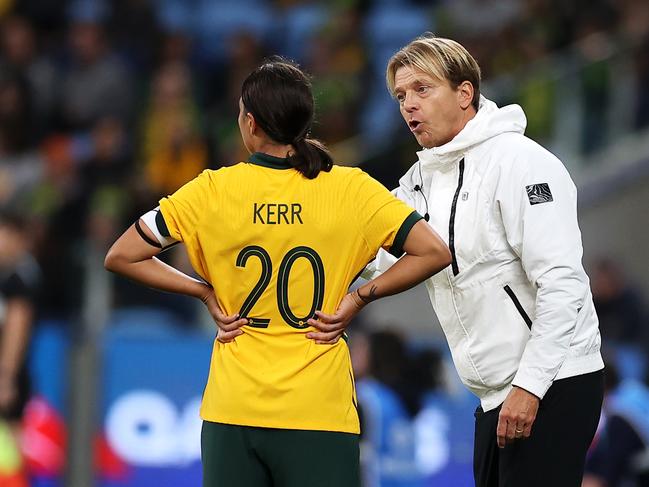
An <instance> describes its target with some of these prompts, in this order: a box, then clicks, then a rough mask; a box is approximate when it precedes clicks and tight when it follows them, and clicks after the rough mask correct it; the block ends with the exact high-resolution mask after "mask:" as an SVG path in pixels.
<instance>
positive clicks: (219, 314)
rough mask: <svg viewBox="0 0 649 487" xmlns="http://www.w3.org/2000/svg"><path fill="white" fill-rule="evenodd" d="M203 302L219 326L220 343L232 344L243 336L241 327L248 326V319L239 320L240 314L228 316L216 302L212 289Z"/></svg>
mask: <svg viewBox="0 0 649 487" xmlns="http://www.w3.org/2000/svg"><path fill="white" fill-rule="evenodd" d="M201 300H202V301H203V303H205V306H206V307H207V310H208V311H209V312H210V314H211V315H212V318H213V319H214V322H215V323H216V326H218V332H217V334H216V339H217V340H218V341H220V342H221V343H230V342H232V341H234V339H235V338H236V337H238V336H239V335H242V334H243V330H242V329H241V327H242V326H244V325H247V324H248V320H247V319H246V318H239V315H238V314H234V315H230V316H228V315H226V314H225V313H224V312H223V310H222V309H221V307H220V306H219V304H218V303H217V302H216V296H215V294H214V290H212V289H210V290H209V291H208V292H207V293H206V294H205V296H204V297H203V298H202V299H201Z"/></svg>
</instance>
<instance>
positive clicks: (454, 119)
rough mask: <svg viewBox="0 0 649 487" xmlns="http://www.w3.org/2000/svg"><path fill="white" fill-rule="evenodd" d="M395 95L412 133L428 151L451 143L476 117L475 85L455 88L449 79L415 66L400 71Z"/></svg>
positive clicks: (467, 83)
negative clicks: (439, 77)
mask: <svg viewBox="0 0 649 487" xmlns="http://www.w3.org/2000/svg"><path fill="white" fill-rule="evenodd" d="M394 94H395V97H396V98H397V101H398V102H399V109H400V111H401V115H402V116H403V119H404V120H405V121H406V123H407V124H408V127H409V128H410V131H411V132H412V133H413V134H414V136H415V138H416V139H417V142H419V144H420V145H421V146H422V147H425V148H427V149H430V148H432V147H439V146H441V145H444V144H446V143H447V142H449V141H451V140H452V139H453V137H455V136H456V135H457V134H458V133H459V132H460V130H462V129H463V128H464V125H466V123H467V122H468V121H469V120H470V119H471V118H472V117H473V116H474V115H475V110H473V108H472V106H471V100H472V99H473V87H472V85H471V83H469V82H468V81H465V82H464V83H461V84H460V85H459V86H458V87H457V88H453V87H452V86H451V84H450V83H449V82H448V80H445V79H444V80H441V79H438V78H435V77H433V76H431V75H429V74H426V73H424V72H423V71H420V70H418V69H416V68H413V67H411V66H401V67H400V68H399V69H397V72H396V73H395V77H394Z"/></svg>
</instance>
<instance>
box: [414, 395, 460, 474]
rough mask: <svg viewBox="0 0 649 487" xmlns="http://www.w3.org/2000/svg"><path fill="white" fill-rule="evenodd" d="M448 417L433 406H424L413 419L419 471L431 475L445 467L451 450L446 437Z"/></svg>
mask: <svg viewBox="0 0 649 487" xmlns="http://www.w3.org/2000/svg"><path fill="white" fill-rule="evenodd" d="M448 429H449V419H448V417H447V416H446V415H445V414H444V413H443V412H442V411H439V410H437V409H434V408H426V409H424V410H423V411H422V412H421V413H419V414H418V415H417V418H416V419H415V438H416V439H415V445H416V449H415V456H416V459H417V466H418V467H419V471H420V472H422V473H424V474H426V475H433V474H435V473H437V472H440V471H441V470H443V469H444V467H446V465H447V464H448V462H449V460H450V457H451V452H450V449H451V448H450V444H449V440H448V438H447V432H448Z"/></svg>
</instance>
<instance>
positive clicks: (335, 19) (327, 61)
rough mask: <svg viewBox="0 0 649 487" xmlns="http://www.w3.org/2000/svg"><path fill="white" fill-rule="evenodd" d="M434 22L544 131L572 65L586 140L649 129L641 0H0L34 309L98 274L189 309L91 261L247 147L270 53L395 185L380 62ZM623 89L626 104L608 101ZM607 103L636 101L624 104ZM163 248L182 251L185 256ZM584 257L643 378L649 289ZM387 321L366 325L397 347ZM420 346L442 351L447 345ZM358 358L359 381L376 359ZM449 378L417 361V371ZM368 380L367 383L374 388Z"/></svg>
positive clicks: (4, 88) (3, 167) (11, 197)
mask: <svg viewBox="0 0 649 487" xmlns="http://www.w3.org/2000/svg"><path fill="white" fill-rule="evenodd" d="M425 31H433V32H435V33H437V34H439V35H442V36H448V37H452V38H454V39H456V40H458V41H460V42H461V43H463V44H464V45H465V46H466V47H467V48H468V50H469V51H470V52H472V53H473V54H474V56H475V57H476V59H477V60H478V62H479V63H480V65H481V67H482V69H483V78H484V79H485V80H486V81H487V83H486V85H485V86H486V88H487V90H486V91H488V92H487V93H486V94H487V95H488V96H490V97H491V98H494V99H495V100H496V101H497V102H499V103H508V102H517V103H520V104H521V105H523V107H524V108H525V111H526V113H527V115H528V130H527V133H528V135H530V136H531V137H532V138H535V139H537V140H541V141H545V142H549V144H550V146H552V140H553V137H554V136H555V135H556V132H557V131H558V130H560V128H558V127H560V126H558V125H557V123H558V122H557V121H558V120H560V119H561V115H562V114H561V113H560V107H558V105H560V103H559V102H557V100H558V99H559V98H558V97H559V92H560V91H561V88H562V86H561V85H562V82H563V79H564V78H563V76H564V74H565V73H566V72H568V73H569V74H570V76H571V79H572V80H576V83H577V84H578V85H579V87H580V89H579V91H578V95H577V96H579V97H580V103H581V104H580V106H581V111H580V117H581V120H580V123H579V127H580V131H579V134H578V137H577V142H576V144H577V150H578V153H579V154H580V155H583V156H584V157H586V156H588V154H591V153H594V152H595V151H596V150H598V149H601V148H602V147H603V145H605V144H606V143H608V142H609V141H610V140H611V138H612V137H613V135H614V133H615V131H616V130H617V131H619V130H622V129H621V128H620V127H623V130H624V131H627V132H633V131H639V130H641V129H645V128H647V127H648V126H649V91H648V90H647V87H648V86H649V2H647V1H646V0H618V1H613V0H590V1H587V0H575V1H569V2H567V1H564V0H527V1H518V0H437V1H425V0H374V1H372V0H332V1H327V2H325V1H297V0H274V1H273V0H220V1H218V2H216V1H210V0H112V1H109V0H20V1H18V0H15V1H11V0H5V1H2V2H0V210H3V211H10V212H11V213H14V214H18V215H20V216H21V218H22V219H24V220H25V222H26V224H27V226H26V228H27V230H28V233H29V238H30V240H31V244H32V252H33V254H34V256H35V257H36V259H37V261H38V263H39V265H40V267H41V275H42V282H41V284H42V285H41V290H42V292H41V294H40V298H39V300H38V303H37V311H38V314H39V316H40V317H47V318H60V319H63V320H65V322H66V323H78V322H79V321H80V320H82V319H83V317H82V316H81V314H82V313H83V312H84V311H83V310H84V309H86V312H88V313H92V306H90V311H88V303H87V302H88V300H89V294H92V293H93V292H94V293H95V299H96V294H97V292H96V291H98V290H99V291H101V290H104V291H106V293H105V295H106V296H108V297H109V298H107V299H110V301H111V302H110V305H111V306H112V307H114V308H127V307H129V306H135V305H137V306H142V305H149V306H152V307H155V308H159V309H164V310H165V312H168V313H169V314H170V315H171V316H173V320H174V322H175V323H177V324H180V325H184V326H186V327H192V326H193V325H194V324H195V322H196V320H197V308H196V307H195V305H194V303H192V302H188V301H187V300H185V299H181V298H176V297H170V296H168V295H164V296H163V295H161V294H158V293H154V292H149V291H146V290H142V289H141V288H139V287H136V286H133V285H131V284H129V283H128V282H125V281H123V280H108V281H106V282H101V281H102V280H101V279H100V280H99V281H100V282H99V283H97V282H96V279H93V278H92V274H93V273H103V267H102V265H101V259H102V257H103V255H104V254H105V251H106V249H107V248H108V246H109V245H110V244H111V243H112V242H113V241H114V239H115V238H116V236H117V235H118V233H120V232H121V231H122V230H123V229H124V228H125V227H126V226H127V225H128V224H130V223H131V222H133V221H134V220H135V219H136V218H137V217H138V216H140V215H141V214H142V213H144V212H145V211H147V210H149V209H151V208H152V207H154V206H156V205H157V201H158V200H159V199H160V198H161V197H163V196H165V195H167V194H169V193H172V192H173V191H175V190H176V189H177V188H178V187H180V186H181V185H182V184H183V183H185V182H186V181H188V180H190V179H192V178H193V177H194V176H195V175H197V174H198V173H199V172H200V171H201V170H202V169H204V168H218V167H220V166H221V165H224V164H232V163H235V162H237V161H240V160H243V159H245V158H246V154H245V152H244V149H243V147H242V145H241V143H240V138H239V133H238V127H237V122H236V119H237V113H238V105H237V102H238V97H239V91H240V85H241V81H242V79H243V78H244V77H245V76H246V75H247V74H248V73H249V71H250V70H251V69H252V68H254V67H255V66H257V65H258V64H259V62H260V61H261V60H263V59H264V57H266V56H268V55H270V54H277V53H279V54H282V55H285V56H287V57H289V58H291V59H294V60H296V61H298V62H299V63H300V64H301V65H302V66H304V67H305V68H306V70H307V71H308V72H310V73H311V74H312V75H313V77H314V78H313V83H314V92H315V93H316V95H317V125H316V128H315V134H314V135H315V136H317V137H318V138H321V139H322V140H324V141H325V142H327V143H328V144H330V145H331V146H332V147H333V149H334V152H335V153H336V154H339V155H340V156H341V157H344V160H340V161H339V162H341V163H348V164H363V167H364V169H366V170H367V171H368V172H370V174H372V175H373V176H375V177H377V178H378V179H380V180H381V181H382V182H383V183H384V184H386V185H387V186H389V187H391V186H393V185H394V184H395V183H396V180H397V178H398V177H399V176H400V175H401V174H402V173H403V172H404V170H405V169H406V168H407V167H408V166H409V165H410V164H411V163H412V157H413V151H412V149H413V147H412V142H411V141H410V137H409V134H408V133H407V131H406V130H404V129H403V128H402V127H401V122H400V119H399V113H398V110H397V108H396V106H395V105H394V102H393V101H392V100H391V99H390V97H389V95H388V93H387V90H386V88H385V83H384V71H385V66H386V63H387V60H388V58H389V57H390V56H391V55H392V54H393V53H394V52H395V51H396V50H397V49H398V48H400V47H401V46H402V45H404V44H406V43H407V42H408V41H410V40H411V39H412V38H413V37H415V36H417V35H419V34H421V33H423V32H425ZM622 65H623V69H622V68H621V66H622ZM621 72H622V73H623V74H624V82H623V83H620V78H619V75H620V73H621ZM489 88H491V91H489ZM619 96H623V97H626V99H627V100H630V102H629V103H627V104H626V105H625V104H622V105H619V104H616V99H617V98H619ZM612 106H618V107H619V106H627V107H631V108H630V109H628V110H623V112H624V113H622V114H620V113H618V112H619V110H618V112H615V110H612V109H611V107H612ZM621 120H622V121H623V123H621V122H620V121H621ZM0 252H2V249H1V248H0ZM166 258H167V259H169V260H172V261H173V262H174V264H175V265H177V266H180V267H183V266H184V267H185V268H187V267H186V266H188V263H187V261H186V259H185V258H184V256H183V254H182V253H181V252H175V253H169V254H168V255H167V256H166ZM589 271H590V275H591V279H592V285H593V291H594V295H595V298H596V305H597V309H598V313H599V316H600V319H601V327H602V328H601V329H602V335H603V337H604V340H605V342H608V343H615V344H621V345H622V349H624V347H625V346H628V349H629V350H632V352H631V353H629V354H626V355H624V356H625V357H627V358H626V359H625V361H623V363H622V367H623V368H624V367H625V366H628V367H629V368H628V371H629V374H631V375H633V374H636V375H637V371H638V370H642V368H643V366H644V365H643V364H644V362H645V361H646V356H647V354H646V352H647V350H649V334H648V333H649V326H647V324H648V320H649V316H648V314H647V310H646V308H645V305H644V299H643V296H642V293H641V292H640V291H638V290H637V289H635V288H634V287H633V285H632V284H631V283H629V282H627V281H626V280H625V278H624V275H623V272H622V271H621V270H620V269H618V267H617V266H616V263H615V262H611V261H608V260H602V261H601V262H599V263H597V264H596V265H594V266H593V267H592V268H591V269H590V270H589ZM106 279H109V278H106ZM93 283H94V284H93ZM93 286H98V287H93ZM102 286H103V287H102ZM90 300H92V299H90ZM359 336H360V334H359ZM391 337H392V335H380V336H374V337H373V338H371V339H369V338H368V341H367V342H362V340H361V339H360V338H359V341H361V342H362V343H367V344H372V343H374V344H375V345H376V346H377V347H379V348H380V347H384V348H383V349H381V350H384V351H385V353H386V354H388V355H389V353H388V352H391V353H393V354H397V355H398V354H401V353H403V351H402V350H401V349H400V348H399V347H400V346H401V345H399V344H396V345H395V343H397V341H398V337H397V338H394V337H392V338H394V339H392V338H391ZM390 344H392V345H390ZM368 346H369V345H368ZM386 347H387V348H386ZM390 347H392V348H390ZM394 347H397V348H394ZM388 349H389V350H388ZM633 350H635V351H633ZM638 350H639V352H637V351H638ZM388 355H386V356H388ZM364 360H365V362H363V360H361V363H367V360H368V359H364ZM413 360H415V362H413V363H416V360H420V361H425V360H428V361H429V362H428V365H426V366H425V367H432V365H430V364H431V363H435V364H436V363H437V362H436V361H439V358H435V357H433V356H426V355H425V354H421V355H418V356H417V357H415V358H414V359H413ZM373 363H374V364H377V363H381V361H378V362H377V361H375V362H373ZM394 363H395V364H400V366H399V367H396V366H395V368H393V369H389V368H388V369H385V368H383V369H381V370H380V371H375V372H374V377H375V378H376V379H377V380H379V379H380V380H379V382H380V383H382V384H384V385H385V386H386V387H388V388H392V389H395V390H396V389H399V390H397V391H396V392H395V394H396V396H395V397H398V398H400V399H398V400H399V401H401V400H403V405H402V406H399V407H401V408H402V409H403V410H404V411H405V413H404V414H405V415H406V416H408V414H410V413H411V415H414V414H416V412H418V410H419V409H421V408H422V407H423V406H422V404H423V403H422V401H423V399H422V397H423V396H422V393H421V391H420V390H419V389H417V390H415V389H416V387H415V386H414V385H413V384H412V383H411V382H404V380H405V379H404V378H407V377H410V378H411V379H412V378H413V375H412V371H413V370H415V369H416V367H415V369H413V368H411V369H409V371H405V372H403V369H404V367H405V365H404V364H405V363H406V362H405V361H404V360H403V359H401V358H399V357H397V358H396V359H395V362H394ZM420 363H423V362H420ZM625 364H626V365H625ZM438 368H439V366H438V365H435V370H437V369H438ZM358 369H359V377H360V376H362V375H363V373H364V372H365V369H366V367H364V366H362V365H359V366H358ZM397 369H398V370H401V371H402V372H403V373H399V374H400V375H398V376H397V374H398V370H397ZM418 370H422V369H421V367H420V368H418ZM367 373H368V374H370V373H371V372H367ZM638 378H640V377H638ZM438 385H439V381H438V379H437V378H431V377H424V378H421V381H420V382H419V385H418V386H417V387H419V388H421V387H423V386H426V387H428V388H429V390H430V391H432V390H434V389H435V388H436V387H437V386H438ZM370 386H371V384H370ZM370 386H367V385H361V384H359V387H360V389H359V390H361V391H365V393H366V394H367V395H368V397H370V396H372V394H375V395H376V390H372V387H370ZM410 386H412V387H410ZM409 387H410V388H409ZM368 391H369V392H368ZM360 394H363V392H361V393H360ZM408 411H410V413H408ZM404 485H405V484H404ZM409 485H412V484H409Z"/></svg>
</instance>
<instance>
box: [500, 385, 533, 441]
mask: <svg viewBox="0 0 649 487" xmlns="http://www.w3.org/2000/svg"><path fill="white" fill-rule="evenodd" d="M539 402H540V400H539V398H538V397H536V396H535V395H534V394H532V393H531V392H527V391H526V390H525V389H521V388H520V387H516V386H514V387H513V388H512V390H511V391H510V392H509V394H508V395H507V399H505V402H504V403H503V405H502V407H501V408H500V414H499V416H498V428H497V429H496V436H497V438H498V446H499V447H500V448H504V447H505V445H508V444H510V443H513V442H514V441H516V440H518V439H521V438H529V437H530V435H531V434H532V424H534V420H535V419H536V413H537V412H538V410H539Z"/></svg>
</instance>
